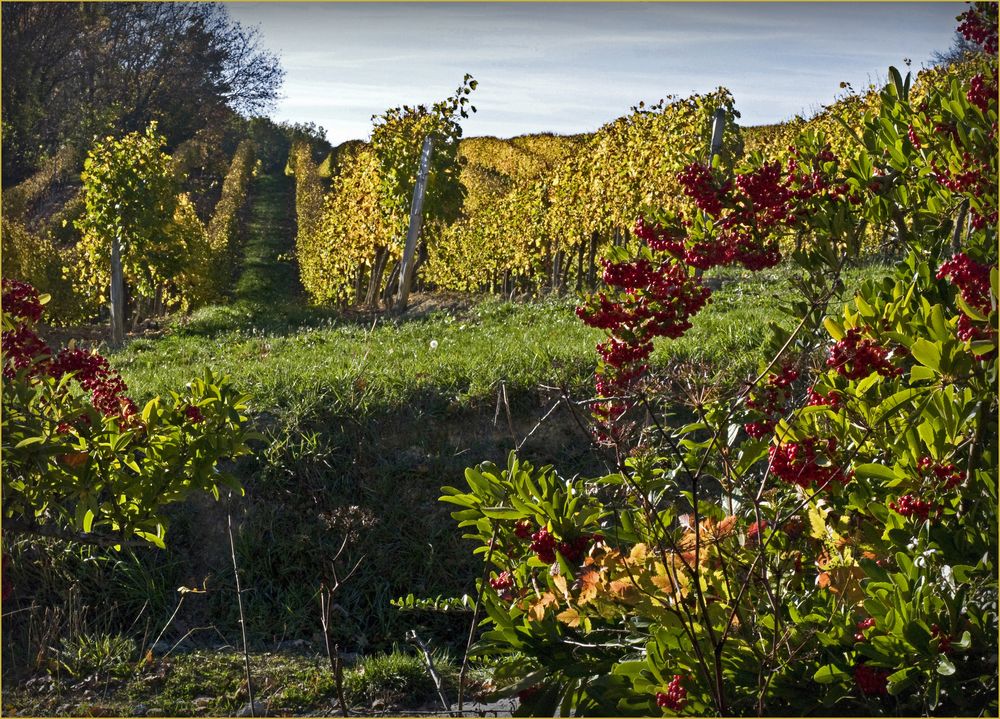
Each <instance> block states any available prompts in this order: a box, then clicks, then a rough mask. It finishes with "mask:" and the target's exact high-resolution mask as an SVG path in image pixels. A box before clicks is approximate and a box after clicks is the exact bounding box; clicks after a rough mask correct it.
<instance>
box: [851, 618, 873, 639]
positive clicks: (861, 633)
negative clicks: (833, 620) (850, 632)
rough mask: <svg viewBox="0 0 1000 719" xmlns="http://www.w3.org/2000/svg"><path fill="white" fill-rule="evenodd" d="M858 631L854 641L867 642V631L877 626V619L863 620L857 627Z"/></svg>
mask: <svg viewBox="0 0 1000 719" xmlns="http://www.w3.org/2000/svg"><path fill="white" fill-rule="evenodd" d="M855 626H856V627H857V629H858V631H856V632H855V633H854V641H856V642H867V641H868V637H866V636H865V630H866V629H871V628H872V627H874V626H875V617H868V618H867V619H862V620H861V621H860V622H858V623H857V624H856V625H855Z"/></svg>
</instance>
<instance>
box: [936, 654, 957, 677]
mask: <svg viewBox="0 0 1000 719" xmlns="http://www.w3.org/2000/svg"><path fill="white" fill-rule="evenodd" d="M937 673H938V674H940V675H941V676H943V677H950V676H951V675H952V674H954V673H955V665H954V664H952V663H951V660H950V659H949V658H948V657H946V656H945V655H943V654H942V655H941V656H940V657H938V663H937Z"/></svg>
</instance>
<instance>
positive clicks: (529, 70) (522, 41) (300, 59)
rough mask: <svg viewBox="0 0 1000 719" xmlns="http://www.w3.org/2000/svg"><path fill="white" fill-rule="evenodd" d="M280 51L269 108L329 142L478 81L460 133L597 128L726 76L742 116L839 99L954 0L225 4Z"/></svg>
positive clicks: (951, 12)
mask: <svg viewBox="0 0 1000 719" xmlns="http://www.w3.org/2000/svg"><path fill="white" fill-rule="evenodd" d="M226 7H227V9H228V10H229V12H230V13H231V14H232V15H233V16H234V17H235V18H236V19H237V20H239V21H240V22H244V23H246V24H250V25H259V27H260V29H261V33H262V37H263V40H264V42H265V43H266V44H267V45H268V46H269V47H270V48H272V49H273V50H276V51H278V52H279V53H280V54H281V55H282V58H283V64H284V67H285V68H286V70H287V78H286V85H285V89H284V95H285V97H284V99H283V100H282V101H281V102H280V103H279V104H278V106H277V108H276V111H275V117H276V118H277V119H282V120H290V121H298V122H305V121H312V122H316V123H317V124H320V125H322V126H324V127H325V128H327V130H328V135H329V138H330V140H331V141H333V142H341V141H343V140H346V139H352V138H363V137H367V135H368V133H369V132H370V128H371V122H370V118H371V116H372V115H373V114H377V113H380V112H382V111H384V110H385V109H386V108H388V107H393V106H397V105H402V104H414V103H429V102H433V101H435V100H438V99H440V98H442V97H445V96H447V95H448V94H450V92H451V91H452V90H453V89H454V88H455V87H456V86H457V85H458V83H459V81H460V80H461V77H462V75H463V74H464V73H465V72H470V73H472V74H473V75H474V76H475V77H476V79H477V80H479V83H480V85H479V89H478V91H477V92H476V93H475V94H474V95H473V98H472V99H473V102H474V104H475V105H476V106H477V107H478V108H479V112H478V113H477V114H476V115H474V116H473V117H471V118H469V120H467V121H466V122H465V123H464V127H465V130H466V134H467V135H470V134H479V133H482V134H494V135H501V136H511V135H517V134H522V133H525V132H536V131H545V130H547V131H554V132H562V133H575V132H585V131H592V130H594V129H596V128H597V127H600V126H601V125H602V124H604V123H606V122H608V121H610V120H612V119H614V118H615V117H618V116H620V115H622V114H624V113H625V112H627V111H628V108H629V107H630V106H632V105H634V104H636V103H638V102H639V101H640V100H645V101H647V102H650V101H655V100H657V99H659V98H660V97H663V96H665V95H670V94H672V95H687V94H690V93H692V92H705V91H707V90H711V89H714V88H715V87H718V86H720V85H724V86H726V87H729V88H730V90H732V92H733V94H734V96H735V97H736V102H737V107H738V108H739V109H740V111H741V113H742V115H743V121H744V122H746V123H747V124H763V123H769V122H776V121H780V120H783V119H787V118H788V117H790V116H792V115H794V114H796V113H800V112H803V109H804V108H815V107H819V106H821V105H823V104H825V103H829V102H830V101H832V100H833V99H834V95H835V94H836V93H837V91H838V89H839V84H840V82H841V81H847V82H851V83H852V84H853V85H855V86H856V87H858V86H864V85H866V84H867V82H868V81H869V79H870V78H874V77H881V76H884V74H885V71H886V68H887V67H888V65H890V64H895V65H898V66H901V64H902V62H903V59H904V58H906V57H909V58H911V59H912V60H913V62H914V64H915V65H916V66H919V65H920V64H921V63H922V62H926V61H927V60H928V59H929V58H930V56H931V54H932V53H933V52H934V51H935V50H944V49H946V48H947V47H948V46H949V45H950V44H951V41H952V37H953V35H954V27H955V22H954V17H955V15H957V14H958V13H959V12H961V7H960V6H959V5H957V4H955V3H922V2H916V3H843V4H840V3H802V4H798V3H751V4H727V3H692V4H688V3H664V4H657V3H653V4H646V3H643V4H622V5H615V4H604V3H592V4H581V5H573V4H563V3H556V4H544V3H539V4H534V3H528V4H514V5H510V4H499V3H497V4H494V3H486V4H475V3H472V4H467V3H460V4H451V3H442V4H433V3H432V4H420V3H403V4H393V3H377V4H351V3H332V4H321V3H320V4H313V3H303V4H295V3H284V2H283V3H280V4H267V3H259V4H258V3H231V4H228V5H227V6H226Z"/></svg>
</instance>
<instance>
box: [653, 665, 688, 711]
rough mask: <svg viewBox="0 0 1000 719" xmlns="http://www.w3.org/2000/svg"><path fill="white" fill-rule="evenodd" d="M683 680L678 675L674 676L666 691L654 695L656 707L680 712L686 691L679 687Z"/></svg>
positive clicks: (684, 701) (685, 697) (685, 698)
mask: <svg viewBox="0 0 1000 719" xmlns="http://www.w3.org/2000/svg"><path fill="white" fill-rule="evenodd" d="M683 679H684V677H682V676H681V675H680V674H674V678H673V680H672V681H671V682H670V684H668V685H667V691H665V692H657V693H656V706H658V707H666V708H667V709H671V710H673V711H675V712H676V711H680V710H681V709H683V708H684V704H685V703H686V701H687V689H685V688H684V687H683V686H682V685H681V681H682V680H683Z"/></svg>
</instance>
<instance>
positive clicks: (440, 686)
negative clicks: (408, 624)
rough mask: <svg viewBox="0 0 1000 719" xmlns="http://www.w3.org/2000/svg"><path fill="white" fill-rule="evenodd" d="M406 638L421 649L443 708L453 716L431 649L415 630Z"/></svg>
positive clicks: (407, 634) (408, 633)
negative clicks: (435, 667)
mask: <svg viewBox="0 0 1000 719" xmlns="http://www.w3.org/2000/svg"><path fill="white" fill-rule="evenodd" d="M406 638H407V640H409V641H411V642H413V643H414V644H416V645H417V646H418V647H420V651H422V652H423V653H424V661H425V662H427V671H428V673H429V674H430V675H431V679H433V680H434V687H435V688H436V689H437V694H438V699H440V700H441V706H442V707H444V710H445V711H446V712H448V715H449V716H451V715H452V714H451V706H450V705H449V704H448V700H447V699H446V698H445V696H444V685H443V684H442V683H441V677H440V676H438V673H437V671H435V669H434V659H433V658H432V657H431V652H430V649H428V648H427V645H426V644H424V642H423V641H422V640H421V639H420V637H418V636H417V632H416V630H415V629H411V630H410V631H408V632H407V633H406Z"/></svg>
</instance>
